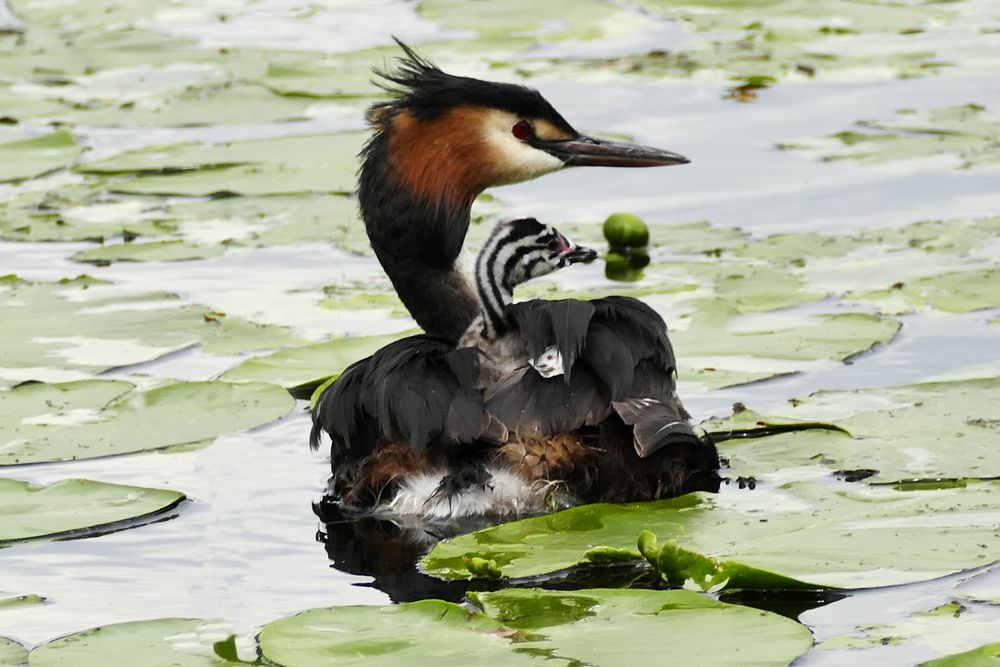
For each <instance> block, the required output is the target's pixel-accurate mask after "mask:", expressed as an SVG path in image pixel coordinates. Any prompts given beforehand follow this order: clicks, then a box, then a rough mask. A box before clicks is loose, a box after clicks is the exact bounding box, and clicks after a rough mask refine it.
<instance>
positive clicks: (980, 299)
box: [847, 268, 1000, 313]
mask: <svg viewBox="0 0 1000 667" xmlns="http://www.w3.org/2000/svg"><path fill="white" fill-rule="evenodd" d="M998 285H1000V268H989V269H974V270H971V271H953V272H949V273H942V274H939V275H934V276H925V277H922V278H917V279H915V280H912V281H909V282H906V283H905V284H901V285H899V286H898V287H890V288H888V289H880V290H870V291H867V292H859V293H851V294H848V296H847V298H849V299H852V300H856V301H861V302H864V303H870V304H872V305H874V306H876V307H877V308H879V309H880V310H881V311H883V312H891V313H903V312H908V311H911V310H913V308H915V307H928V306H929V307H931V308H936V309H937V310H941V311H944V312H947V313H967V312H969V311H972V310H983V309H986V308H997V307H1000V289H998V288H997V286H998Z"/></svg>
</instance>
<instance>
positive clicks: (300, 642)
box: [260, 589, 812, 667]
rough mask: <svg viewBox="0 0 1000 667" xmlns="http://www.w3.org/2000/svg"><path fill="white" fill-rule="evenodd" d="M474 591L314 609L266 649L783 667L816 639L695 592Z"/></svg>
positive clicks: (792, 625)
mask: <svg viewBox="0 0 1000 667" xmlns="http://www.w3.org/2000/svg"><path fill="white" fill-rule="evenodd" d="M470 599H471V600H472V602H473V603H474V604H476V605H478V606H479V607H480V608H481V609H482V611H476V610H469V609H467V608H465V607H461V606H458V605H455V604H452V603H450V602H443V601H440V600H422V601H420V602H410V603H405V604H400V605H394V606H390V607H333V608H331V609H313V610H310V611H307V612H304V613H302V614H299V615H297V616H293V617H291V618H288V619H284V620H280V621H275V622H273V623H269V624H268V625H266V626H264V629H263V630H262V631H261V633H260V645H261V649H262V651H263V654H264V657H265V659H267V660H271V661H273V662H275V663H278V664H285V665H296V666H301V667H309V666H310V665H327V664H330V663H331V661H336V664H338V665H341V664H343V665H376V664H386V662H387V661H392V662H393V663H396V664H403V663H405V664H407V665H468V664H470V663H481V664H502V665H530V664H538V663H539V662H544V661H546V660H547V659H548V660H551V659H552V657H554V656H558V657H559V658H560V659H561V660H566V661H569V662H571V663H572V664H577V663H579V664H595V665H596V664H599V665H635V664H641V663H649V662H650V661H667V662H687V661H692V660H694V661H698V660H705V659H708V660H710V661H711V662H712V663H713V664H740V665H770V664H774V665H785V664H788V663H790V662H791V661H792V660H794V659H795V658H796V657H797V656H799V655H800V654H802V653H803V652H805V651H806V650H807V649H808V648H809V646H810V645H811V643H812V636H811V635H810V633H809V631H808V630H807V629H806V628H805V627H803V626H802V625H800V624H798V623H796V622H795V621H791V620H789V619H785V618H782V617H779V616H777V615H775V614H770V613H767V612H761V611H758V610H754V609H750V608H747V607H738V606H734V605H728V604H724V603H722V602H717V601H715V600H711V599H709V598H706V597H703V596H701V595H697V594H694V593H690V592H687V591H642V590H635V591H633V590H611V589H593V590H582V591H576V592H559V591H543V590H533V589H511V590H504V591H498V592H495V593H471V594H470ZM612 634H613V635H614V641H610V639H611V638H612ZM719 637H725V639H719ZM750 637H753V638H754V641H750V639H749V638H750ZM762 637H766V638H767V640H766V641H760V640H761V638H762ZM710 638H711V641H709V640H710ZM720 642H721V644H720Z"/></svg>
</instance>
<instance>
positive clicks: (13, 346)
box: [0, 276, 302, 381]
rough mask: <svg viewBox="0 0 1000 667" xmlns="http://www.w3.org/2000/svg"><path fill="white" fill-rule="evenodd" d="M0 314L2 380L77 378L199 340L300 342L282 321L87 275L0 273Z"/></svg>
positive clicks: (267, 345) (229, 345)
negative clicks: (256, 319)
mask: <svg viewBox="0 0 1000 667" xmlns="http://www.w3.org/2000/svg"><path fill="white" fill-rule="evenodd" d="M0 321H3V322H4V327H3V329H2V330H0V379H2V378H7V379H9V380H15V381H16V380H50V379H54V380H61V379H67V378H73V377H78V376H79V375H80V374H81V372H83V371H90V372H100V371H104V370H108V369H110V368H115V367H118V366H127V365H130V364H137V363H141V362H144V361H150V360H152V359H156V358H157V357H160V356H162V355H164V354H167V353H169V352H174V351H176V350H180V349H183V348H185V347H189V346H192V345H195V344H197V343H199V342H202V341H209V343H210V349H212V350H217V351H241V350H242V351H248V350H253V349H273V348H277V347H280V346H282V345H289V344H295V343H300V342H302V339H301V338H299V337H298V336H296V335H295V334H294V333H293V332H291V330H289V329H286V328H283V327H276V326H262V325H255V324H251V323H248V322H246V321H244V320H240V319H238V318H233V317H227V316H224V315H223V314H221V313H213V312H212V311H211V310H209V309H208V308H206V307H204V306H197V305H190V304H184V303H181V302H180V300H179V299H178V297H177V295H175V294H170V293H166V292H149V293H139V294H136V293H134V292H131V291H126V290H120V289H118V288H116V287H115V286H113V285H111V284H109V283H106V282H104V281H100V280H95V279H93V278H90V277H88V276H80V277H78V278H75V279H72V280H62V281H59V282H55V283H45V282H34V283H33V282H28V281H25V280H21V279H19V278H17V277H16V276H0Z"/></svg>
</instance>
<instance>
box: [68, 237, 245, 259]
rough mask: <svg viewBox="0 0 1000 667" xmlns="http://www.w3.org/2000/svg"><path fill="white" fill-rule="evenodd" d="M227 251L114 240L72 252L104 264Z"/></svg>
mask: <svg viewBox="0 0 1000 667" xmlns="http://www.w3.org/2000/svg"><path fill="white" fill-rule="evenodd" d="M225 251H226V249H225V247H224V246H219V245H194V244H189V243H185V242H184V241H177V240H168V241H148V242H145V243H134V242H132V243H114V244H107V245H101V246H98V247H96V248H88V249H87V250H81V251H80V252H78V253H75V254H74V255H73V256H72V259H73V260H74V261H77V262H84V263H94V264H105V263H108V262H183V261H190V260H192V259H206V258H208V257H218V256H219V255H221V254H222V253H224V252H225Z"/></svg>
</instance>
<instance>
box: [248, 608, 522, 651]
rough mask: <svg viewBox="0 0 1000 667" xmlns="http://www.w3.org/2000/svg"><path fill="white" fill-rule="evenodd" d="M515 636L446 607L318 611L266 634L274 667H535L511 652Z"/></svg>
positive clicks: (276, 624)
mask: <svg viewBox="0 0 1000 667" xmlns="http://www.w3.org/2000/svg"><path fill="white" fill-rule="evenodd" d="M511 634H513V633H512V631H511V630H509V629H508V628H506V627H504V626H503V625H501V624H500V623H498V622H497V621H495V620H493V619H491V618H489V617H488V616H486V615H484V614H482V613H478V612H474V611H469V610H467V609H465V608H464V607H460V606H459V605H457V604H453V603H451V602H443V601H441V600H421V601H419V602H409V603H405V604H399V605H392V606H388V607H350V606H347V607H333V608H331V609H312V610H310V611H306V612H303V613H301V614H298V615H296V616H292V617H290V618H286V619H282V620H279V621H273V622H271V623H268V624H267V625H265V626H264V628H263V629H262V630H261V631H260V636H259V640H260V648H261V651H262V653H263V655H264V657H265V658H266V659H267V660H270V661H272V662H275V663H277V664H281V665H296V667H312V666H313V665H315V666H316V667H325V666H326V665H329V664H331V663H334V662H335V663H336V664H337V665H344V666H345V667H346V666H348V665H384V664H387V663H388V662H392V663H393V664H405V665H413V666H414V667H417V666H419V665H434V666H436V667H445V666H446V665H456V666H457V665H462V666H463V667H464V666H465V665H469V664H486V665H490V664H494V665H533V664H535V660H534V658H533V657H531V656H529V655H526V654H520V653H516V652H514V651H512V650H511V645H510V643H509V642H508V641H507V640H505V639H504V638H505V637H506V636H509V635H511Z"/></svg>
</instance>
